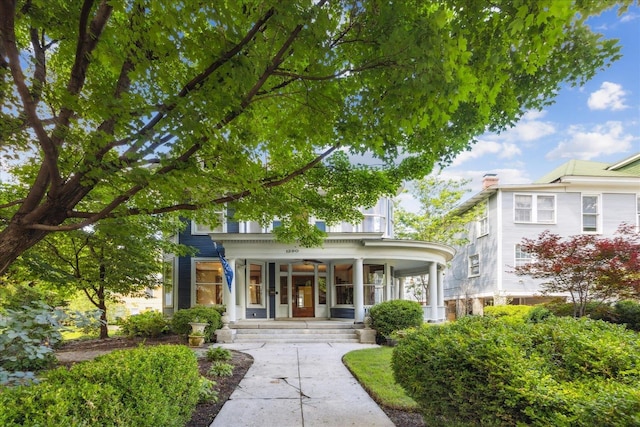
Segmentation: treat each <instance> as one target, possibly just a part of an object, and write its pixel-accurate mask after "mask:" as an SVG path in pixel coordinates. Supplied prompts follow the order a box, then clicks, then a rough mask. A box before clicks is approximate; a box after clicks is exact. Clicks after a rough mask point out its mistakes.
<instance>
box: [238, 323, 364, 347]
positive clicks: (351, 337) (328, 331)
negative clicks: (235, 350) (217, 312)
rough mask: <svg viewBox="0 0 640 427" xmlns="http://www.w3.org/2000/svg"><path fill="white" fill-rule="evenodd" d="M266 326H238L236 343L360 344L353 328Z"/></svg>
mask: <svg viewBox="0 0 640 427" xmlns="http://www.w3.org/2000/svg"><path fill="white" fill-rule="evenodd" d="M271 326H273V325H269V327H266V326H265V325H263V326H262V328H259V329H258V328H243V327H238V326H236V325H234V326H232V329H235V332H236V333H235V339H234V341H235V342H278V343H295V342H299V343H303V342H359V338H358V335H357V334H356V331H355V329H354V328H353V327H338V328H336V327H331V328H329V327H321V328H315V327H314V328H308V327H307V328H287V329H285V328H280V327H271Z"/></svg>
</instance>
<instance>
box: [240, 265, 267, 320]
mask: <svg viewBox="0 0 640 427" xmlns="http://www.w3.org/2000/svg"><path fill="white" fill-rule="evenodd" d="M252 264H253V265H259V266H260V287H261V288H262V289H261V290H260V301H262V303H261V304H252V303H251V300H250V298H251V296H250V295H249V287H250V286H251V265H252ZM246 266H247V267H246V268H245V274H246V277H245V283H246V285H245V304H246V307H247V308H266V307H267V292H266V291H267V289H266V288H267V286H268V284H267V280H266V279H267V264H266V263H265V262H260V261H252V260H247V262H246Z"/></svg>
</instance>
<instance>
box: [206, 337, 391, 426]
mask: <svg viewBox="0 0 640 427" xmlns="http://www.w3.org/2000/svg"><path fill="white" fill-rule="evenodd" d="M217 346H220V347H224V348H228V349H230V350H238V351H242V352H244V353H248V354H250V355H251V356H253V358H254V362H253V365H252V366H251V367H250V368H249V370H248V371H247V374H246V375H245V377H244V378H243V379H242V381H241V382H240V384H239V385H238V388H237V389H236V391H235V392H233V394H231V396H230V398H229V400H228V401H227V402H226V403H225V404H224V406H223V407H222V410H221V411H220V413H219V414H218V416H217V417H216V419H215V420H214V421H213V424H211V427H229V426H234V427H249V426H256V427H258V426H260V427H265V426H279V427H314V426H328V427H333V426H336V427H337V426H339V427H342V426H363V425H366V426H371V427H393V426H394V424H393V423H392V422H391V420H390V419H389V417H387V415H386V414H385V413H384V412H383V411H382V409H380V407H379V406H378V405H377V404H376V403H375V402H374V401H373V400H372V399H371V397H369V395H368V394H367V392H366V391H364V389H363V388H362V387H361V386H360V384H359V383H358V381H356V379H355V378H354V377H353V376H352V375H351V373H350V372H349V370H348V369H347V368H346V367H345V366H344V365H343V363H342V356H343V355H344V354H345V353H348V352H349V351H352V350H357V349H363V348H371V347H375V346H373V345H367V344H350V343H309V344H264V343H234V344H218V345H217Z"/></svg>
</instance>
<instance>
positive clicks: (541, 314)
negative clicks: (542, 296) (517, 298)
mask: <svg viewBox="0 0 640 427" xmlns="http://www.w3.org/2000/svg"><path fill="white" fill-rule="evenodd" d="M551 316H553V313H551V311H549V310H547V309H546V308H545V307H542V306H535V307H533V309H532V310H531V311H529V313H528V314H527V315H526V316H525V320H526V321H527V322H530V323H539V322H542V321H544V320H546V319H548V318H550V317H551Z"/></svg>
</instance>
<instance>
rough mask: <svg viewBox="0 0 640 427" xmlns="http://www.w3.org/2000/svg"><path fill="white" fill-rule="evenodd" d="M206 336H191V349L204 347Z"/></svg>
mask: <svg viewBox="0 0 640 427" xmlns="http://www.w3.org/2000/svg"><path fill="white" fill-rule="evenodd" d="M202 344H204V335H189V347H202Z"/></svg>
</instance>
